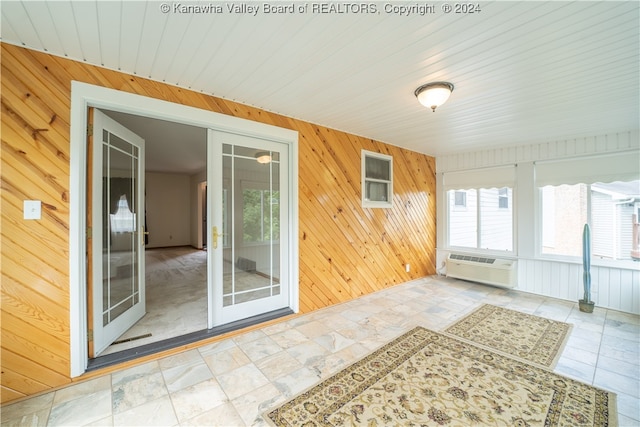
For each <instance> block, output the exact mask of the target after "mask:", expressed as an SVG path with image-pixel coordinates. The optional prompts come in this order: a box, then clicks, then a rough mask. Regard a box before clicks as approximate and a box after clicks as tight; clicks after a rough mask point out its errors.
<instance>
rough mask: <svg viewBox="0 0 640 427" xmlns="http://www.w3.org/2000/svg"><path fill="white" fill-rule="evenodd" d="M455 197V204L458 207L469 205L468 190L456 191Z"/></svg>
mask: <svg viewBox="0 0 640 427" xmlns="http://www.w3.org/2000/svg"><path fill="white" fill-rule="evenodd" d="M454 197H455V201H454V206H457V207H460V208H466V207H467V192H466V191H456V192H455V196H454Z"/></svg>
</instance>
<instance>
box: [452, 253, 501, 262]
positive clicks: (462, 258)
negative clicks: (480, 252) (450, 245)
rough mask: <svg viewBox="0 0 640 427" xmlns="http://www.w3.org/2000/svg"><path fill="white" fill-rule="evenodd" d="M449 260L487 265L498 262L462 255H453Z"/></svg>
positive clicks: (493, 259)
mask: <svg viewBox="0 0 640 427" xmlns="http://www.w3.org/2000/svg"><path fill="white" fill-rule="evenodd" d="M449 258H451V259H458V260H461V261H472V262H483V263H485V264H493V263H494V262H496V259H495V258H480V257H477V256H469V255H460V254H451V256H450V257H449Z"/></svg>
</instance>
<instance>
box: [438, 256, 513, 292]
mask: <svg viewBox="0 0 640 427" xmlns="http://www.w3.org/2000/svg"><path fill="white" fill-rule="evenodd" d="M516 266H517V262H516V261H515V260H510V259H501V258H484V257H478V256H470V255H463V254H449V256H448V257H447V277H455V278H458V279H463V280H471V281H474V282H479V283H486V284H488V285H495V286H502V287H506V288H513V287H515V285H516V278H517V269H516Z"/></svg>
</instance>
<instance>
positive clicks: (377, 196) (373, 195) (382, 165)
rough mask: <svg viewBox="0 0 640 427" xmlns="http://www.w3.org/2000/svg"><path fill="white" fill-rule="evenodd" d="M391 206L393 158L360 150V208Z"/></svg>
mask: <svg viewBox="0 0 640 427" xmlns="http://www.w3.org/2000/svg"><path fill="white" fill-rule="evenodd" d="M392 206H393V157H391V156H387V155H385V154H380V153H374V152H371V151H366V150H362V207H365V208H390V207H392Z"/></svg>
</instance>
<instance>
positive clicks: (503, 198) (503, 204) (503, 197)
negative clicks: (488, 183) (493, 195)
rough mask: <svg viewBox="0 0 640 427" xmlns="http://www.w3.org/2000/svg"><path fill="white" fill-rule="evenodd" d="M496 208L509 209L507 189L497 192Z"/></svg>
mask: <svg viewBox="0 0 640 427" xmlns="http://www.w3.org/2000/svg"><path fill="white" fill-rule="evenodd" d="M498 207H499V208H500V209H509V189H508V188H501V189H500V190H498Z"/></svg>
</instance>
